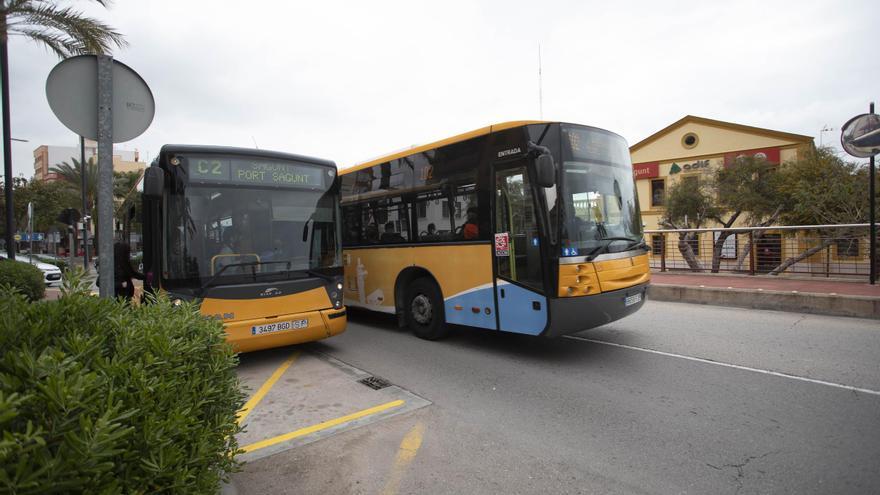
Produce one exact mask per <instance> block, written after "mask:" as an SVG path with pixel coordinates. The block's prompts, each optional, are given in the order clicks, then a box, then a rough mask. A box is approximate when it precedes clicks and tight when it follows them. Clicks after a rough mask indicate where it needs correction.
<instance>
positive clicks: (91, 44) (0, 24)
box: [0, 0, 126, 258]
mask: <svg viewBox="0 0 880 495" xmlns="http://www.w3.org/2000/svg"><path fill="white" fill-rule="evenodd" d="M95 1H96V2H98V3H99V4H101V5H103V6H105V7H106V6H107V5H108V3H109V0H95ZM10 35H17V36H23V37H25V38H27V39H29V40H32V41H36V42H37V43H40V44H42V45H44V46H46V47H47V48H49V49H50V50H51V51H52V52H54V53H55V54H56V55H58V57H60V58H64V57H69V56H71V55H80V54H87V53H96V54H100V53H107V52H108V51H110V49H111V48H112V47H113V46H117V47H122V46H125V44H126V42H125V39H124V37H123V36H122V34H120V33H119V32H117V31H115V30H114V29H113V28H111V27H110V26H108V25H107V24H104V23H102V22H100V21H98V20H96V19H93V18H91V17H87V16H85V15H84V14H83V13H82V12H80V11H78V10H75V9H73V8H72V7H62V6H59V5H58V2H55V1H48V0H0V85H2V86H3V88H2V106H3V108H2V114H3V147H4V157H3V158H4V174H5V175H4V177H5V178H6V180H5V182H6V184H5V187H4V189H5V193H6V208H7V211H13V210H14V207H13V191H12V183H11V181H10V180H9V178H10V177H12V156H11V154H10V151H9V150H10V149H11V141H12V134H11V131H10V128H9V127H10V126H9V121H10V118H9V54H8V43H9V36H10ZM12 220H13V219H12V218H11V217H6V230H7V235H6V237H7V244H12V243H11V236H12V231H13V230H15V224H14V222H13V221H12ZM9 256H10V257H11V258H14V257H15V251H14V248H13V246H10V248H9Z"/></svg>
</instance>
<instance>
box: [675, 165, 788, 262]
mask: <svg viewBox="0 0 880 495" xmlns="http://www.w3.org/2000/svg"><path fill="white" fill-rule="evenodd" d="M780 181H781V178H780V177H779V174H778V173H777V167H776V166H774V165H772V164H770V163H768V162H767V161H766V160H763V159H761V158H755V157H742V158H739V159H737V160H736V161H735V162H733V163H731V164H729V165H728V166H724V167H720V168H718V169H717V170H715V172H714V173H712V174H711V175H709V176H708V177H706V178H702V177H685V178H683V179H682V180H680V181H679V182H678V183H677V184H675V185H673V186H672V187H671V188H670V189H669V191H668V194H667V198H666V214H665V216H664V218H663V219H662V220H661V222H660V223H661V225H664V226H666V227H667V228H672V229H681V228H692V229H697V228H701V227H704V226H705V223H706V222H707V221H712V222H715V223H717V224H719V225H721V227H723V228H725V229H729V228H730V227H732V226H733V225H734V224H735V223H736V222H737V220H741V219H744V220H745V223H746V224H747V225H749V226H766V225H770V224H771V223H773V222H775V221H777V220H778V219H779V215H780V213H781V211H782V209H783V208H784V200H783V198H782V197H781V196H780V195H779V193H778V189H779V185H780ZM731 235H733V232H731V231H721V232H719V233H718V237H717V238H716V239H713V243H712V272H713V273H717V272H718V271H720V269H721V254H722V253H723V248H724V243H725V241H726V240H727V239H728V238H729V237H730V236H731ZM756 235H760V234H759V233H758V234H756ZM695 243H696V233H695V232H687V233H679V242H678V248H679V251H681V253H682V256H683V257H684V259H685V261H686V262H687V264H688V266H689V267H690V268H691V269H692V270H694V271H699V270H702V269H703V267H702V265H701V264H700V261H699V259H697V257H696V254H695V253H694V252H693V249H692V246H693V245H694V244H695ZM750 249H751V244H749V245H747V246H746V249H744V250H743V252H742V253H740V262H741V260H743V259H745V257H746V256H747V255H748V252H749V250H750Z"/></svg>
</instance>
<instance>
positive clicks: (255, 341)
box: [224, 307, 348, 352]
mask: <svg viewBox="0 0 880 495" xmlns="http://www.w3.org/2000/svg"><path fill="white" fill-rule="evenodd" d="M300 320H308V326H306V327H305V328H297V329H290V330H280V331H276V332H271V333H263V334H256V333H255V327H258V326H259V325H267V324H270V323H280V322H293V321H300ZM347 320H348V318H347V316H346V311H345V307H343V308H341V309H326V310H321V311H310V312H306V313H294V314H288V315H282V316H276V317H274V318H258V319H255V320H242V321H230V322H226V323H224V329H225V330H226V340H227V342H229V343H230V344H232V348H233V349H234V350H235V352H251V351H258V350H261V349H270V348H272V347H282V346H286V345H293V344H301V343H303V342H311V341H314V340H320V339H325V338H327V337H332V336H334V335H338V334H340V333H342V332H344V331H345V326H346V323H347Z"/></svg>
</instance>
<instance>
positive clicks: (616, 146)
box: [565, 128, 629, 165]
mask: <svg viewBox="0 0 880 495" xmlns="http://www.w3.org/2000/svg"><path fill="white" fill-rule="evenodd" d="M565 135H566V136H567V137H568V142H567V144H568V148H569V150H571V155H572V157H574V159H575V160H600V161H609V162H612V163H614V164H617V165H620V164H626V163H627V160H626V159H625V158H626V157H624V156H622V153H624V151H625V152H626V153H629V150H628V149H627V148H626V143H625V142H623V140H622V139H621V138H620V137H618V136H615V135H613V134H608V133H605V132H601V131H593V130H589V129H578V128H568V129H566V130H565Z"/></svg>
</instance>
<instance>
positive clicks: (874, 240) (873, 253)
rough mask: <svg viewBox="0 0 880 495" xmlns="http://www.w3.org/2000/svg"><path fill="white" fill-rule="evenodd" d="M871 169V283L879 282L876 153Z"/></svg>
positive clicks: (870, 109)
mask: <svg viewBox="0 0 880 495" xmlns="http://www.w3.org/2000/svg"><path fill="white" fill-rule="evenodd" d="M868 113H874V102H873V101H872V102H871V105H870V107H869V112H868ZM870 167H871V168H870V169H869V171H868V181H869V184H868V195H869V196H870V198H869V200H868V223H869V224H870V225H869V227H868V230H869V232H870V236H871V238H870V240H869V241H868V243H869V244H868V245H869V246H870V250H869V253H870V265H871V273H870V279H871V285H874V284H875V283H877V223H876V222H877V213H876V212H877V194H876V191H875V183H876V182H877V180H876V177H875V175H874V173H875V172H874V155H871V162H870Z"/></svg>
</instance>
